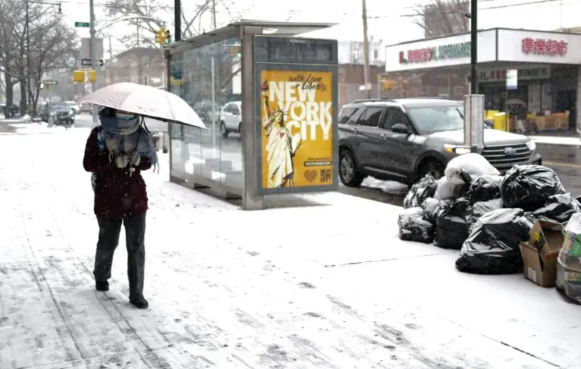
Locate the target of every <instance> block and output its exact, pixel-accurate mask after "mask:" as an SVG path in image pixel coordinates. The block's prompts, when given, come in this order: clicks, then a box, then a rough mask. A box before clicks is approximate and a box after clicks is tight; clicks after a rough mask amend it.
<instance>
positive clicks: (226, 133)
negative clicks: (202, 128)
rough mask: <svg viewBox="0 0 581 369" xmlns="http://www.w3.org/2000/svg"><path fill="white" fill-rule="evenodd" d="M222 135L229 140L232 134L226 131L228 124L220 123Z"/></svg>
mask: <svg viewBox="0 0 581 369" xmlns="http://www.w3.org/2000/svg"><path fill="white" fill-rule="evenodd" d="M220 133H221V134H222V137H224V138H227V137H228V134H229V133H230V132H228V130H227V129H226V124H225V123H224V122H220Z"/></svg>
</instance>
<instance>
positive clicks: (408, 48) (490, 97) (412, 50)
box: [385, 28, 581, 131]
mask: <svg viewBox="0 0 581 369" xmlns="http://www.w3.org/2000/svg"><path fill="white" fill-rule="evenodd" d="M577 45H581V35H579V34H570V33H558V32H542V31H530V30H515V29H504V28H495V29H490V30H483V31H479V33H478V79H479V84H478V91H479V93H481V94H483V95H485V107H486V109H487V110H488V111H492V112H506V111H507V110H508V112H509V115H510V117H511V119H510V121H511V124H510V129H511V130H518V131H522V130H524V131H552V130H568V129H572V128H575V127H576V126H577V125H578V124H577V122H578V119H579V118H580V117H577V113H576V111H577V106H578V105H579V104H581V94H580V93H579V91H580V89H579V84H580V73H579V68H580V65H581V47H580V46H577ZM470 49H471V48H470V35H469V34H463V35H457V36H450V37H442V38H436V39H429V40H419V41H412V42H406V43H401V44H397V45H391V46H387V47H386V53H385V55H386V72H387V73H388V76H389V73H395V72H397V73H401V72H405V73H422V72H431V73H434V72H435V71H437V72H438V73H442V74H446V73H454V74H462V75H465V76H466V85H464V86H463V87H466V86H467V85H468V83H469V81H470V75H469V73H470ZM509 70H517V71H518V72H517V84H516V86H512V87H511V88H507V82H506V80H507V78H506V75H507V71H509ZM455 87H461V86H455Z"/></svg>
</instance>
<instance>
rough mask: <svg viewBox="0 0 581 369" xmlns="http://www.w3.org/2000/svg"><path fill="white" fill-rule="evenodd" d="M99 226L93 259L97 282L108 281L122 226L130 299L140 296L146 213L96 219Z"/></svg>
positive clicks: (143, 266) (143, 265)
mask: <svg viewBox="0 0 581 369" xmlns="http://www.w3.org/2000/svg"><path fill="white" fill-rule="evenodd" d="M97 221H98V222H99V241H98V242H97V253H96V255H95V270H94V271H93V275H94V276H95V280H97V281H106V280H108V279H109V278H111V265H112V264H113V254H114V253H115V249H116V248H117V245H118V244H119V233H120V232H121V224H123V225H124V226H125V242H126V244H127V254H128V260H127V275H128V277H129V299H130V300H133V299H135V298H137V297H139V296H143V282H144V273H145V244H144V239H145V213H143V214H137V215H133V216H131V217H127V218H104V217H100V216H97Z"/></svg>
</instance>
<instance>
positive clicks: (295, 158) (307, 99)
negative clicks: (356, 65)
mask: <svg viewBox="0 0 581 369" xmlns="http://www.w3.org/2000/svg"><path fill="white" fill-rule="evenodd" d="M332 76H333V74H332V73H331V72H306V71H283V70H263V71H262V72H261V75H260V80H261V95H260V99H261V101H260V104H261V114H260V116H261V123H262V124H261V149H262V168H261V170H262V189H264V190H269V189H281V188H292V187H316V186H330V185H333V181H334V175H333V166H332V164H333V91H332V89H333V78H332Z"/></svg>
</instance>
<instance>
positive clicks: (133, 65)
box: [103, 47, 167, 88]
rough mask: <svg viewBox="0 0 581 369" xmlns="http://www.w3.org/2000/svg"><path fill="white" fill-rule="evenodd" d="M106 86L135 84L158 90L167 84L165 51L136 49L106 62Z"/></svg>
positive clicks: (104, 71) (104, 72)
mask: <svg viewBox="0 0 581 369" xmlns="http://www.w3.org/2000/svg"><path fill="white" fill-rule="evenodd" d="M103 74H104V76H105V84H106V85H110V84H113V83H119V82H133V83H139V84H142V85H148V86H153V87H158V88H165V86H166V84H167V79H166V76H167V64H166V61H165V58H164V54H163V50H161V49H156V48H146V47H135V48H132V49H129V50H126V51H124V52H122V53H120V54H117V55H115V56H114V57H113V58H112V59H111V60H107V61H106V62H105V67H104V68H103Z"/></svg>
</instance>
